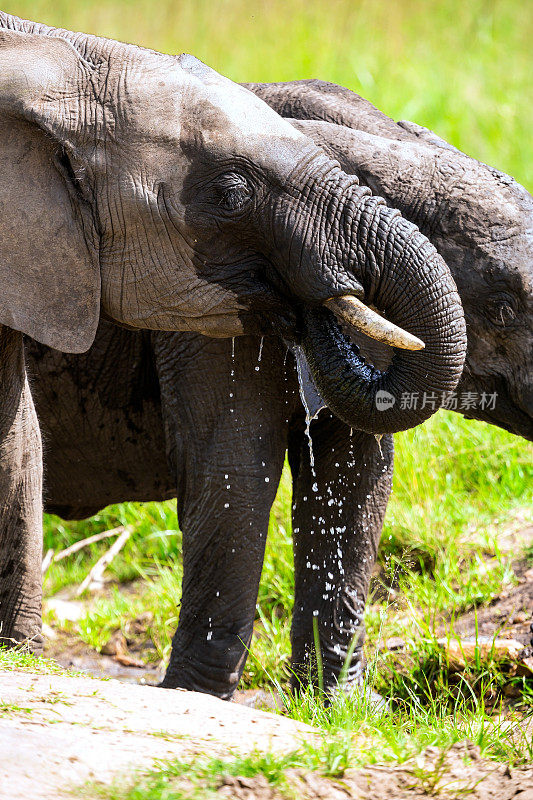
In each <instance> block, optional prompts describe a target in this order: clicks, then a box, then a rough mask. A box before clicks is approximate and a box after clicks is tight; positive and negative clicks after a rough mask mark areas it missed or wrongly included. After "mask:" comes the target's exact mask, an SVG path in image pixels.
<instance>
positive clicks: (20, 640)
mask: <svg viewBox="0 0 533 800" xmlns="http://www.w3.org/2000/svg"><path fill="white" fill-rule="evenodd" d="M2 631H3V628H2V623H1V622H0V647H3V648H6V649H12V650H15V649H16V650H24V651H26V652H29V653H32V654H33V655H34V656H42V654H43V651H44V636H43V634H42V632H41V623H40V620H39V624H38V625H33V626H31V628H30V629H28V627H27V626H24V628H23V629H18V628H17V627H13V628H12V629H11V630H10V631H9V633H7V631H6V634H5V635H4V634H3V632H2Z"/></svg>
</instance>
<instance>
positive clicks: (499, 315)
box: [488, 297, 516, 328]
mask: <svg viewBox="0 0 533 800" xmlns="http://www.w3.org/2000/svg"><path fill="white" fill-rule="evenodd" d="M488 311H489V316H490V319H491V321H492V322H493V323H494V325H498V326H499V327H500V328H505V326H506V325H510V324H511V323H512V322H514V320H515V317H516V311H515V310H514V308H513V306H512V304H511V303H510V302H509V300H506V299H503V298H501V297H498V298H493V299H491V300H490V301H489V305H488Z"/></svg>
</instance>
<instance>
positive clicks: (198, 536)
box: [159, 337, 287, 699]
mask: <svg viewBox="0 0 533 800" xmlns="http://www.w3.org/2000/svg"><path fill="white" fill-rule="evenodd" d="M181 340H183V337H181ZM194 342H195V344H194V346H192V343H191V346H189V347H188V348H187V352H188V353H189V357H188V358H187V359H185V358H180V359H179V360H176V361H174V364H178V363H179V365H180V368H178V367H177V366H176V367H175V368H170V369H165V364H164V363H162V361H164V359H161V358H159V367H160V368H159V374H160V376H161V386H162V399H163V409H164V416H165V422H166V425H167V426H169V425H170V426H171V429H173V435H172V436H171V442H170V449H171V457H172V453H173V457H174V458H175V460H176V461H177V468H178V481H177V483H178V519H179V524H180V528H181V530H182V532H183V585H182V601H181V608H180V616H179V624H178V628H177V631H176V634H175V636H174V638H173V643H172V653H171V657H170V663H169V666H168V670H167V673H166V676H165V679H164V681H163V683H162V686H164V687H171V688H175V687H182V688H186V689H192V690H195V691H201V692H207V693H209V694H213V695H216V696H218V697H221V698H223V699H230V698H231V697H232V695H233V693H234V691H235V689H236V688H237V685H238V683H239V679H240V677H241V674H242V671H243V669H244V665H245V662H246V658H247V655H248V649H249V646H250V642H251V638H252V632H253V623H254V618H255V607H256V602H257V592H258V586H259V579H260V576H261V569H262V566H263V556H264V548H265V542H266V536H267V531H268V520H269V513H270V508H271V506H272V503H273V501H274V498H275V495H276V489H277V486H278V483H279V479H280V475H281V470H282V467H283V461H284V456H285V449H286V439H287V424H286V416H287V411H286V406H285V402H284V399H283V392H280V391H279V387H280V385H281V386H283V377H280V374H282V370H283V369H284V366H283V355H284V354H283V353H280V352H279V348H278V346H277V345H276V346H274V344H271V343H270V342H268V341H267V340H265V343H264V348H263V351H262V361H261V362H260V364H259V363H258V351H259V340H257V339H255V338H254V339H252V338H248V337H246V338H244V337H243V339H241V340H235V357H234V362H232V358H231V342H228V341H220V340H219V341H215V340H207V339H203V340H202V337H194ZM174 355H175V353H174ZM193 356H194V357H193ZM171 363H172V362H171ZM232 363H233V364H234V370H233V366H232ZM257 366H260V369H259V370H257V371H256V369H255V367H257ZM232 371H234V373H235V374H234V375H233V376H232V375H231V373H232ZM169 376H170V377H171V381H170V380H169ZM184 408H186V413H183V409H184ZM180 409H181V413H180Z"/></svg>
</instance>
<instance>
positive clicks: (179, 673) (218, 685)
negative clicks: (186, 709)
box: [159, 631, 250, 700]
mask: <svg viewBox="0 0 533 800" xmlns="http://www.w3.org/2000/svg"><path fill="white" fill-rule="evenodd" d="M179 633H180V632H179V631H178V633H177V634H176V636H175V638H174V643H173V646H172V653H171V656H170V663H169V665H168V669H167V672H166V675H165V677H164V678H163V680H162V682H161V683H160V684H159V686H160V687H161V688H163V689H188V690H189V691H193V692H203V693H204V694H212V695H213V696H215V697H219V698H220V699H221V700H231V699H232V698H233V695H234V694H235V691H236V689H237V686H238V684H239V681H240V678H241V674H242V671H243V669H244V664H245V661H246V656H247V655H248V653H247V649H246V648H245V647H244V645H243V641H247V640H248V641H249V639H250V634H249V633H248V631H247V632H246V633H244V632H243V634H242V638H241V637H240V636H236V635H232V636H230V637H229V638H228V637H226V636H224V637H221V638H217V636H216V631H213V632H212V635H209V636H203V637H198V638H197V637H195V638H194V640H193V642H191V641H188V642H187V647H186V648H184V647H182V646H181V644H180V638H181V637H180V636H179Z"/></svg>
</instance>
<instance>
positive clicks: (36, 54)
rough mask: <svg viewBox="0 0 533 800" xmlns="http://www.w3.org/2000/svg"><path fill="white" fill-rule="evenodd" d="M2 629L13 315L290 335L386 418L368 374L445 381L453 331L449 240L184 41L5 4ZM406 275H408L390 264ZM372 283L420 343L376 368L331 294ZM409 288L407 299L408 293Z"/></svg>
mask: <svg viewBox="0 0 533 800" xmlns="http://www.w3.org/2000/svg"><path fill="white" fill-rule="evenodd" d="M0 112H1V113H0V137H1V140H2V141H1V144H2V146H1V148H0V157H1V165H0V167H1V169H0V175H1V178H0V220H1V222H0V282H1V284H2V293H1V295H0V326H1V327H0V333H1V336H2V350H1V351H0V370H1V371H2V378H3V380H2V383H1V384H0V448H1V449H0V636H1V637H2V638H3V639H4V640H15V641H18V640H20V639H25V638H31V639H32V641H33V646H34V647H35V649H37V650H38V649H39V648H40V646H41V637H40V633H39V631H40V622H39V619H40V600H39V598H40V589H39V583H40V581H39V571H40V570H39V560H40V555H39V544H38V543H39V542H40V536H41V522H40V513H39V506H40V482H41V474H40V470H41V466H40V464H41V454H40V436H39V427H38V424H37V421H36V418H35V414H34V410H33V406H32V401H31V395H30V392H29V390H28V385H27V382H26V377H25V365H24V360H23V353H22V334H23V333H25V334H27V335H29V336H31V337H33V338H34V339H36V340H37V341H38V342H41V343H42V344H44V345H48V346H51V347H54V348H56V349H58V350H61V351H65V352H70V353H80V352H84V351H86V350H87V348H88V347H89V346H90V345H91V343H92V341H93V339H94V335H95V332H96V328H97V324H98V321H99V318H100V311H101V312H102V315H103V316H104V317H105V318H107V319H110V320H113V321H115V322H117V323H120V324H122V325H125V326H127V327H129V328H149V329H152V330H177V331H194V332H197V333H201V334H208V335H210V336H217V337H218V336H220V337H229V336H238V335H240V334H243V333H258V332H262V331H265V330H266V331H272V329H273V327H274V329H275V330H278V331H279V330H283V331H284V333H285V334H286V335H287V336H292V337H296V336H301V342H302V347H303V350H304V351H305V353H306V355H307V357H308V359H309V362H310V364H311V367H312V369H313V372H314V376H315V378H316V379H317V380H318V381H319V382H320V380H321V374H322V372H323V371H324V370H326V371H327V381H325V383H324V387H325V389H324V391H325V399H326V400H327V402H328V403H329V404H330V405H331V407H332V408H335V409H336V410H337V413H338V414H339V415H340V416H341V417H342V418H343V419H345V421H346V422H349V423H350V424H356V423H357V424H359V425H361V426H362V427H365V428H366V429H368V430H372V431H374V430H375V431H376V432H385V431H389V430H398V429H401V428H402V427H409V426H410V425H413V424H416V423H417V422H419V421H420V420H421V419H423V418H425V417H427V416H429V414H430V413H431V412H430V410H428V409H426V410H425V412H420V413H419V412H415V413H413V412H411V411H407V412H403V411H402V410H400V409H398V408H396V409H391V410H390V411H388V412H387V413H386V414H383V415H377V414H376V407H375V403H374V396H375V393H376V391H377V390H379V388H381V387H389V386H390V387H394V388H395V390H399V387H401V386H413V385H414V386H417V387H419V388H421V389H426V388H427V389H434V390H439V391H444V390H446V389H452V388H453V387H454V386H455V384H456V382H457V380H458V378H459V376H460V372H461V368H462V364H463V360H464V353H465V346H466V339H465V331H464V319H463V316H462V309H461V305H460V301H459V298H458V295H457V292H456V289H455V286H454V284H453V280H452V278H451V276H450V273H449V270H448V268H447V267H446V265H445V263H444V261H443V260H442V258H441V257H440V256H439V255H438V254H437V252H436V251H435V249H434V248H433V247H432V245H431V244H430V243H429V242H428V241H427V239H426V238H425V237H424V236H422V234H420V232H419V231H418V230H417V229H416V227H415V226H413V225H412V224H410V223H408V222H407V221H405V220H403V219H402V218H401V217H400V215H399V214H397V213H396V212H392V211H391V210H390V209H389V208H387V206H386V205H385V204H384V202H383V201H382V200H380V199H379V198H375V197H372V196H371V193H370V192H369V190H368V189H366V188H362V187H360V186H359V184H358V181H357V179H356V178H354V177H353V176H349V175H347V174H346V173H344V172H343V171H342V170H341V169H340V167H339V165H338V164H337V162H335V161H332V160H331V159H330V158H329V157H328V156H327V155H326V154H325V153H324V151H323V150H322V149H320V148H319V147H317V146H316V145H315V144H314V143H313V141H312V140H311V139H310V138H308V137H306V136H305V135H304V134H302V133H301V132H300V131H298V130H296V128H295V127H294V126H292V125H290V123H289V122H287V121H286V120H283V119H282V118H281V117H280V116H279V115H278V114H277V113H275V112H274V111H273V110H272V109H271V108H269V106H268V105H267V104H266V103H264V102H263V101H261V100H260V99H258V98H257V97H256V96H254V94H252V93H251V92H249V91H248V90H246V89H245V88H242V87H240V86H238V85H236V84H234V83H232V82H231V81H229V80H227V79H225V78H223V77H222V76H220V75H218V74H217V73H216V72H214V71H213V70H211V69H209V67H206V66H205V65H204V64H202V63H201V62H199V61H197V60H196V59H195V58H193V57H192V56H187V55H183V56H179V57H174V56H167V55H162V54H160V53H156V52H153V51H149V50H144V49H142V48H139V47H135V46H132V45H125V44H121V43H119V42H113V41H109V40H104V39H99V38H96V37H93V36H87V35H84V34H75V33H71V32H69V31H61V30H57V29H52V28H47V27H46V26H44V25H40V24H37V23H33V22H26V21H23V20H19V19H17V18H15V17H11V16H9V15H7V14H4V13H0ZM400 278H401V283H400V282H399V279H400ZM347 293H355V294H356V295H358V296H359V297H361V298H363V297H366V299H367V302H374V303H376V304H377V305H378V306H380V307H382V308H383V309H384V310H385V311H388V313H389V314H390V316H391V317H392V318H393V320H395V321H397V322H398V323H399V324H400V325H404V326H405V327H406V328H407V329H411V332H412V333H414V334H416V335H418V336H419V337H420V338H421V339H422V340H423V341H425V342H426V349H425V350H423V351H420V352H419V353H409V354H408V353H405V354H403V355H400V354H398V356H397V358H396V359H395V362H394V363H393V364H392V365H391V367H390V369H388V370H387V371H386V372H384V373H376V372H372V371H369V369H368V367H367V366H366V364H365V363H364V361H363V360H362V359H361V358H360V357H358V356H357V355H356V354H355V353H354V352H353V351H352V350H351V349H350V348H348V347H347V346H346V344H345V341H344V339H343V337H342V336H341V335H340V333H339V328H338V326H337V323H336V322H335V320H334V318H333V315H332V314H331V313H330V312H329V311H326V310H325V308H324V307H323V306H322V303H323V302H324V301H325V300H328V299H330V298H335V297H338V296H341V295H345V294H347ZM406 299H408V302H406Z"/></svg>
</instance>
